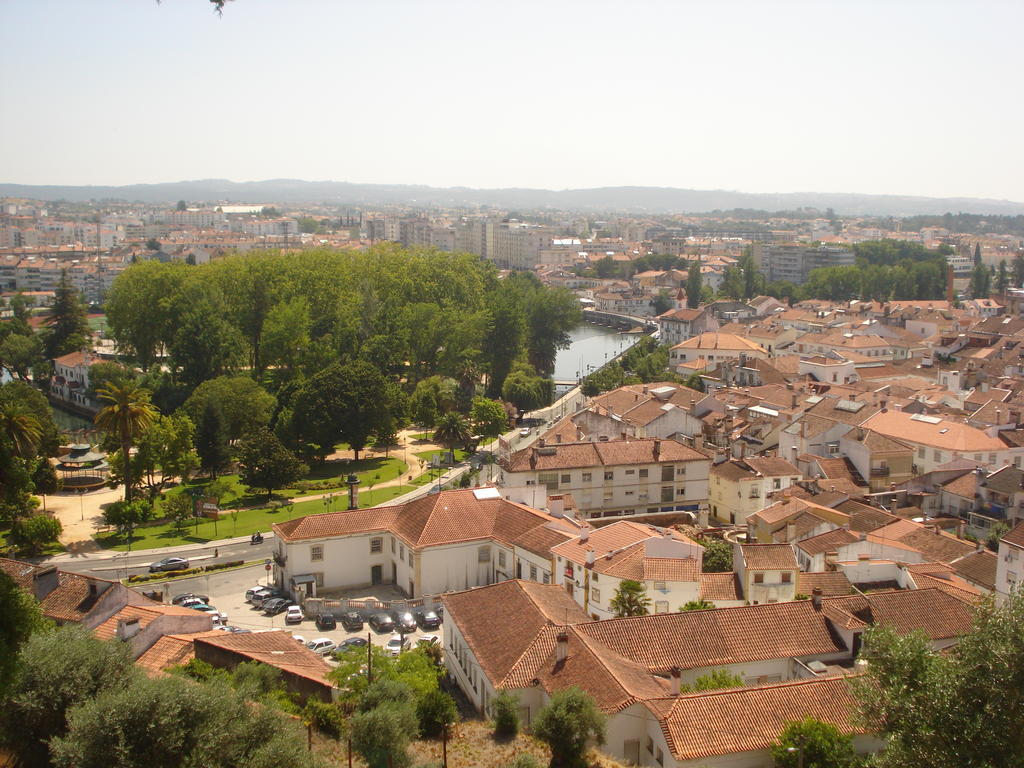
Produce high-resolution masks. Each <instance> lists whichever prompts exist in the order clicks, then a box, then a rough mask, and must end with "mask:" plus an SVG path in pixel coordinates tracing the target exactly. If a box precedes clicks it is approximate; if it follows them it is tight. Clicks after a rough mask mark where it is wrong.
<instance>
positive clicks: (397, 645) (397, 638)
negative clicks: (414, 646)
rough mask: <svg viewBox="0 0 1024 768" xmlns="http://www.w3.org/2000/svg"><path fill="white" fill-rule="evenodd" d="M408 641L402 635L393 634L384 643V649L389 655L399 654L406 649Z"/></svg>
mask: <svg viewBox="0 0 1024 768" xmlns="http://www.w3.org/2000/svg"><path fill="white" fill-rule="evenodd" d="M407 643H408V641H407V640H406V639H405V638H404V637H402V636H401V635H392V636H391V637H389V638H388V641H387V643H385V644H384V651H385V653H387V655H388V656H397V655H398V654H400V653H401V652H402V651H404V650H405V646H406V645H407Z"/></svg>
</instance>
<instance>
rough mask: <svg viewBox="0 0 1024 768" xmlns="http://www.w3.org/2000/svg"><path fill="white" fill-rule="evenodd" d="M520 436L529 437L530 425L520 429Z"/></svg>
mask: <svg viewBox="0 0 1024 768" xmlns="http://www.w3.org/2000/svg"><path fill="white" fill-rule="evenodd" d="M519 436H520V437H529V436H530V428H529V427H523V428H522V429H520V430H519Z"/></svg>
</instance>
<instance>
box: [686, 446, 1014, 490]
mask: <svg viewBox="0 0 1024 768" xmlns="http://www.w3.org/2000/svg"><path fill="white" fill-rule="evenodd" d="M693 447H694V448H696V449H697V450H700V449H701V448H703V447H704V435H694V436H693ZM1020 482H1021V487H1022V488H1024V477H1022V478H1021V481H1020Z"/></svg>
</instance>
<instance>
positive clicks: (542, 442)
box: [537, 437, 544, 448]
mask: <svg viewBox="0 0 1024 768" xmlns="http://www.w3.org/2000/svg"><path fill="white" fill-rule="evenodd" d="M537 447H538V448H543V447H544V438H543V437H542V438H541V439H540V440H538V441H537Z"/></svg>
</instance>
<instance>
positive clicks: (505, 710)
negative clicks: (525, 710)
mask: <svg viewBox="0 0 1024 768" xmlns="http://www.w3.org/2000/svg"><path fill="white" fill-rule="evenodd" d="M494 735H495V736H498V737H500V738H505V739H514V738H515V737H516V736H518V735H519V700H518V699H517V698H516V697H515V696H513V695H512V694H510V693H509V692H508V691H502V692H501V693H499V694H498V696H497V698H496V699H495V700H494Z"/></svg>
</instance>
